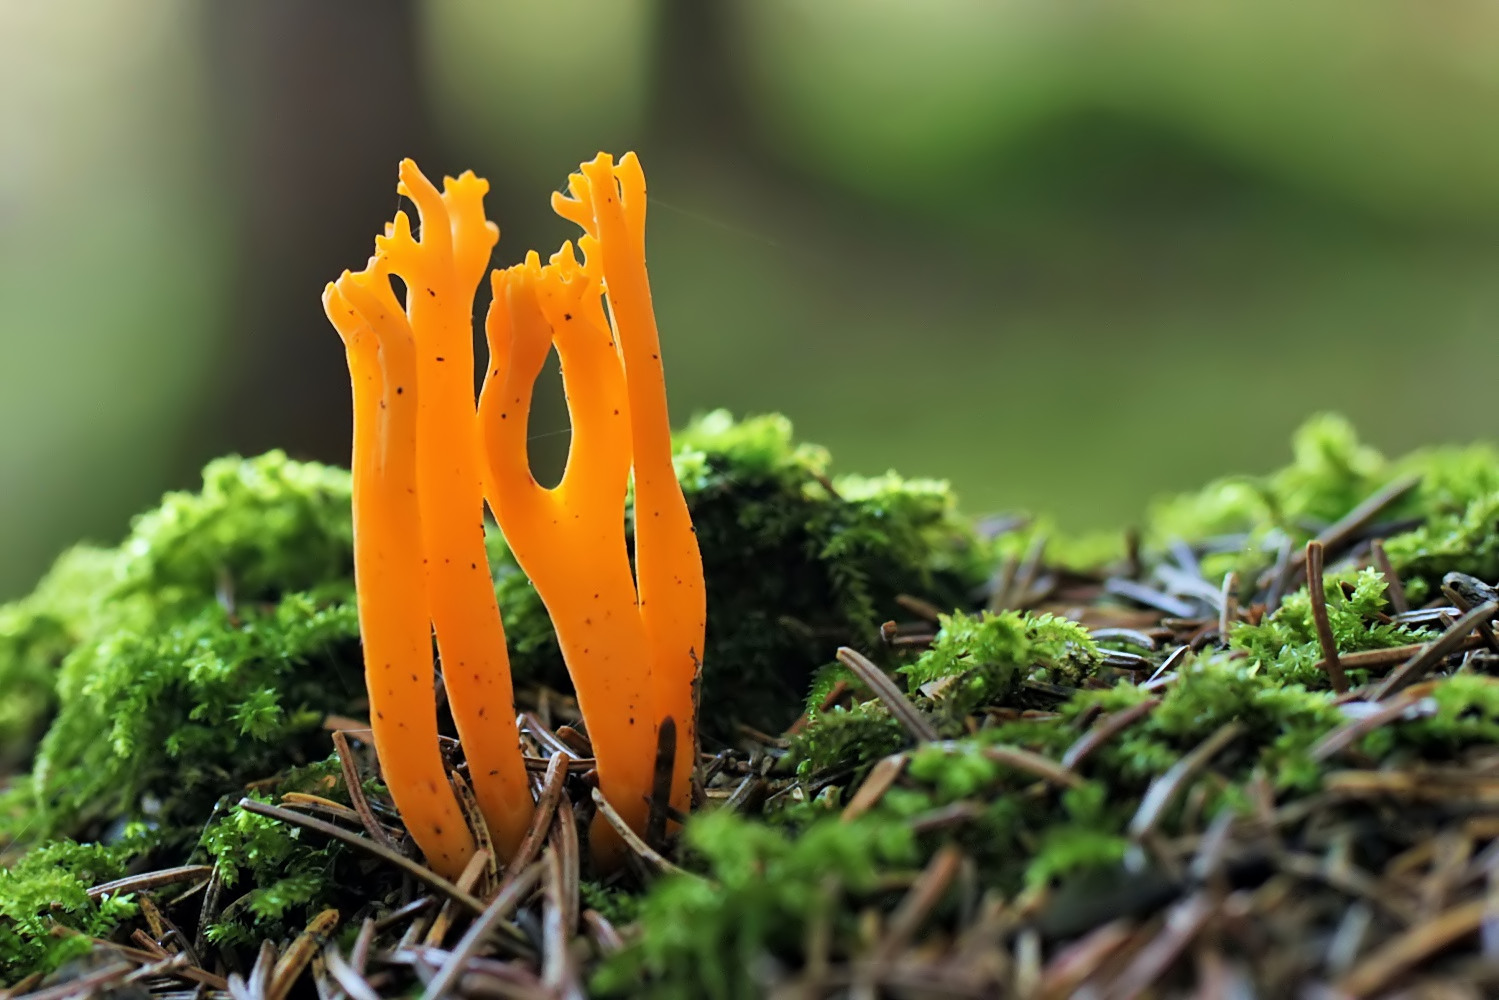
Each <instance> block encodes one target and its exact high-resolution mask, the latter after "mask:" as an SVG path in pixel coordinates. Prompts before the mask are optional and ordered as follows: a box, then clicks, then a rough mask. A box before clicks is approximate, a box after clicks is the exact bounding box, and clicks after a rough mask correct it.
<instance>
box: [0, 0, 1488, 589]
mask: <svg viewBox="0 0 1499 1000" xmlns="http://www.w3.org/2000/svg"><path fill="white" fill-rule="evenodd" d="M0 123H3V125H4V129H3V132H0V143H3V146H4V148H3V153H4V155H3V156H0V255H3V261H0V263H3V266H0V596H8V595H12V594H15V593H18V592H21V591H24V590H25V589H26V588H27V587H28V586H29V585H30V583H31V582H32V581H33V580H34V579H35V577H36V576H37V574H38V573H39V572H40V571H41V570H42V568H43V567H44V566H45V565H46V563H47V562H48V561H49V560H50V559H51V558H52V557H53V556H54V555H55V554H56V553H57V552H58V551H59V550H60V549H61V548H62V547H64V546H65V545H67V544H69V543H70V542H73V541H76V540H78V539H80V538H93V539H98V540H105V541H108V540H114V539H117V538H118V537H119V536H120V535H121V534H122V532H123V530H124V526H125V523H126V520H127V518H128V517H129V515H130V514H131V513H133V512H135V511H137V510H139V509H141V508H143V507H145V506H147V505H149V504H150V503H151V502H152V501H153V500H154V498H155V497H156V496H157V495H159V494H160V492H161V491H162V490H164V489H166V488H170V487H177V486H188V485H191V484H192V483H193V482H194V480H195V478H196V472H197V470H198V468H199V467H200V466H201V465H202V463H203V462H204V461H205V460H206V459H208V458H210V457H212V456H214V455H217V454H220V453H223V452H226V451H231V450H238V451H241V452H256V451H260V450H263V449H265V448H269V447H273V446H280V447H285V448H287V449H288V450H290V451H291V452H293V453H294V454H297V455H301V456H309V457H317V458H322V459H327V460H333V461H344V460H346V456H347V452H348V427H349V417H348V413H347V410H348V384H347V379H346V373H345V370H344V361H343V355H342V350H341V347H340V344H339V342H338V338H337V337H336V336H335V335H334V333H333V332H332V331H331V329H328V328H327V327H326V325H325V321H324V320H323V317H322V315H321V311H320V308H319V305H318V294H319V291H320V289H321V287H322V285H323V283H324V282H325V281H326V280H328V279H330V278H332V277H334V276H335V275H336V274H337V273H338V271H339V270H340V269H341V268H343V267H345V266H358V265H360V264H361V263H362V262H363V261H364V259H365V257H366V256H367V255H368V252H369V248H370V245H371V239H372V236H373V234H374V233H375V232H376V231H377V230H378V229H379V227H380V225H381V223H382V222H383V221H384V220H386V219H387V218H389V217H390V215H391V213H392V212H393V211H394V210H395V209H396V207H397V205H398V201H397V198H396V196H395V192H394V184H395V164H396V161H397V160H398V158H399V157H401V156H403V155H413V156H415V157H417V158H418V160H419V162H420V163H421V164H422V165H423V166H424V168H425V169H426V170H427V171H428V173H430V174H434V175H435V174H439V173H442V172H449V173H454V172H457V171H459V170H461V169H464V168H468V167H472V168H473V169H475V170H476V171H477V172H479V173H480V174H481V175H483V176H487V177H488V178H490V180H491V182H492V184H493V192H492V194H491V197H490V199H489V207H490V214H491V217H493V218H495V219H497V220H499V222H500V224H501V228H502V230H503V232H504V237H503V238H502V240H501V243H500V247H499V250H498V252H497V263H509V262H512V261H515V260H517V259H519V258H520V257H521V256H522V254H523V253H524V251H525V250H526V249H527V248H529V247H532V246H535V247H537V248H539V249H541V250H542V251H543V252H544V253H545V252H546V251H547V250H549V249H551V248H554V247H555V246H556V245H557V244H558V243H559V242H560V241H561V240H562V239H563V238H566V237H568V236H571V235H572V233H571V232H570V227H569V226H568V225H567V224H565V223H563V222H561V221H560V220H558V219H555V218H553V217H552V216H551V215H550V213H549V211H548V209H547V196H548V192H549V191H550V190H551V189H554V188H557V187H559V186H561V185H562V184H563V183H564V181H565V177H566V174H567V172H568V170H569V169H571V168H572V167H573V166H574V165H575V164H577V163H578V162H579V161H580V160H582V159H584V158H586V157H589V156H591V155H592V154H593V153H594V152H595V151H596V150H598V149H608V150H612V151H616V152H619V151H623V150H625V149H632V148H633V149H636V150H638V151H639V152H640V154H641V156H642V159H643V161H644V163H645V165H646V169H647V174H648V177H649V180H650V185H651V195H652V206H651V209H650V244H649V245H650V260H651V269H652V278H653V282H654V286H655V300H656V305H657V311H658V314H659V319H660V323H661V327H662V331H663V339H664V342H665V352H666V361H667V370H668V373H669V376H668V377H669V383H670V386H671V395H672V406H673V411H674V414H675V416H676V418H677V420H678V421H680V420H682V419H685V418H686V417H687V416H688V415H689V414H690V413H692V412H694V411H697V410H702V409H706V408H710V407H717V406H727V407H730V408H732V409H734V410H735V411H738V412H750V411H761V410H767V409H775V410H782V411H784V412H786V413H787V414H789V415H790V416H791V417H792V418H793V419H794V420H795V422H796V424H797V426H798V429H799V431H800V432H801V433H802V434H803V435H805V436H806V437H808V438H811V439H814V440H818V441H821V442H823V443H825V444H827V445H829V446H830V447H831V448H832V449H833V453H834V455H835V457H836V459H837V462H838V465H839V467H840V468H842V469H844V470H848V471H864V472H879V471H883V470H884V469H886V468H890V467H894V468H896V469H899V470H900V471H902V472H905V473H907V474H925V475H935V476H943V477H947V478H950V479H951V480H952V481H953V482H954V483H955V485H956V486H957V488H958V490H959V491H960V494H961V496H962V497H963V499H964V503H965V506H966V507H967V508H968V509H969V510H971V511H973V512H975V513H978V512H983V511H988V510H994V509H1002V508H1014V507H1028V508H1032V509H1039V510H1046V511H1051V512H1054V513H1055V514H1056V515H1057V516H1058V517H1059V519H1060V520H1061V522H1062V524H1063V525H1064V526H1069V527H1076V528H1088V527H1096V526H1103V525H1121V524H1123V523H1127V522H1128V521H1130V520H1131V519H1133V518H1135V517H1136V516H1137V515H1138V513H1139V511H1140V509H1141V507H1142V505H1143V504H1144V502H1145V501H1146V499H1147V498H1148V497H1149V496H1150V495H1152V494H1155V493H1157V492H1160V491H1162V490H1171V489H1181V488H1189V487H1191V486H1192V485H1194V484H1196V483H1199V482H1200V481H1202V480H1203V479H1205V478H1207V477H1210V476H1213V475H1215V474H1220V473H1223V472H1227V471H1231V470H1249V471H1253V470H1261V469H1264V468H1267V467H1269V466H1270V465H1271V464H1273V463H1275V462H1278V461H1279V460H1281V458H1282V457H1283V456H1284V455H1285V453H1286V443H1285V442H1286V437H1287V434H1288V432H1289V430H1290V429H1291V428H1292V427H1293V426H1294V425H1295V424H1297V423H1298V422H1299V421H1301V420H1302V419H1303V417H1305V416H1306V415H1307V414H1308V413H1310V412H1313V411H1316V410H1320V409H1327V408H1334V409H1339V410H1342V411H1344V412H1346V413H1348V414H1349V415H1350V416H1352V417H1353V418H1354V419H1355V421H1356V422H1357V423H1358V424H1359V426H1360V428H1361V429H1362V431H1363V432H1364V433H1365V435H1366V436H1367V437H1368V438H1369V439H1370V440H1371V441H1372V442H1374V443H1375V444H1376V445H1378V446H1380V447H1382V448H1384V449H1387V450H1390V451H1395V450H1399V449H1404V448H1407V447H1410V446H1413V445H1416V444H1420V443H1423V442H1427V441H1432V440H1440V439H1470V438H1474V437H1483V436H1486V435H1488V434H1490V432H1491V429H1492V428H1493V427H1494V425H1495V418H1494V417H1493V404H1492V402H1491V394H1490V391H1489V387H1490V384H1491V382H1492V374H1491V372H1492V368H1493V364H1492V361H1491V358H1492V354H1493V349H1492V347H1491V344H1493V343H1494V334H1495V331H1496V330H1499V241H1496V236H1499V124H1496V123H1499V7H1495V6H1494V5H1493V4H1491V3H1488V2H1486V0H1468V2H1463V0H1449V2H1444V3H1441V4H1432V3H1429V2H1419V0H1412V2H1392V0H1322V2H1319V3H1316V4H1308V3H1305V2H1298V0H1258V2H1256V3H1252V4H1248V3H1245V4H1203V3H1200V2H1193V0H1117V2H1114V3H1110V4H1058V3H1054V2H1051V0H940V2H933V0H737V2H736V0H711V2H704V0H566V2H560V0H550V2H545V3H543V2H520V0H513V2H511V0H427V2H425V3H403V2H394V0H320V2H319V3H315V4H308V3H302V2H293V0H217V2H215V3H212V4H203V3H194V2H192V0H133V2H132V3H130V4H119V3H115V2H111V0H70V2H69V3H66V4H61V3H57V4H42V3H36V2H32V0H0ZM565 426H566V422H565V418H564V416H563V414H562V412H561V409H560V406H559V405H558V402H557V400H556V397H555V396H553V397H552V398H551V399H550V400H549V401H545V402H543V403H542V404H541V408H540V409H539V410H538V412H537V413H535V414H534V415H533V421H532V431H533V434H535V435H536V436H537V446H538V447H547V448H550V459H549V460H550V461H553V462H555V461H556V460H557V457H558V455H559V454H560V449H561V448H562V447H563V446H564V445H565V439H566V437H565V433H559V432H562V431H563V429H564V428H565Z"/></svg>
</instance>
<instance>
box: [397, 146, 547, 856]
mask: <svg viewBox="0 0 1499 1000" xmlns="http://www.w3.org/2000/svg"><path fill="white" fill-rule="evenodd" d="M400 178H401V180H400V184H399V185H398V187H397V190H398V191H399V192H400V193H401V194H403V195H406V196H407V197H409V198H411V199H412V200H413V201H414V202H416V206H417V211H418V212H419V214H420V216H421V239H419V240H418V239H417V238H416V237H415V236H414V235H413V234H412V231H411V221H410V218H409V217H408V216H407V215H406V213H404V212H398V213H397V214H396V217H395V222H394V224H393V225H392V226H391V228H390V230H389V232H388V233H387V235H385V236H382V237H377V238H376V240H375V247H376V251H377V253H378V254H379V255H380V256H381V257H382V258H383V259H384V260H385V261H386V262H387V265H388V266H389V269H390V271H391V272H392V273H393V274H394V275H395V276H396V277H399V278H400V279H401V280H402V282H404V284H405V286H406V315H407V317H408V318H409V321H410V324H411V329H412V330H413V332H414V334H415V338H416V374H417V379H418V381H419V382H420V383H421V387H422V392H421V396H420V404H419V407H418V419H417V440H416V461H417V481H418V482H417V491H418V493H419V494H420V496H421V504H422V518H421V538H422V546H423V549H424V550H425V553H426V563H425V565H426V578H427V588H428V594H429V599H430V606H431V609H432V624H433V626H434V628H435V630H436V632H437V648H438V652H439V654H440V655H441V658H442V676H443V684H444V686H446V688H447V690H448V700H449V704H450V706H451V708H452V712H453V720H454V722H455V723H456V724H457V726H458V735H459V736H460V738H461V739H462V742H463V750H464V754H465V755H466V757H467V759H468V763H469V773H470V776H471V777H472V780H473V786H474V794H475V796H476V797H477V798H478V800H479V808H480V811H482V812H483V814H484V819H485V822H486V823H488V825H489V828H490V833H491V835H492V836H493V838H494V841H495V844H496V846H498V847H499V848H500V850H502V851H504V852H506V853H509V852H511V851H513V850H515V848H516V847H517V846H519V844H520V842H521V840H522V839H523V838H524V837H525V832H526V828H527V826H528V825H529V823H530V819H531V806H532V800H531V793H530V785H529V783H528V780H527V778H526V772H525V764H524V761H523V760H522V757H521V751H520V733H519V730H518V729H517V728H516V725H515V696H514V694H513V692H512V689H511V682H510V660H509V657H508V655H507V653H506V650H505V629H504V625H503V624H502V623H501V620H500V610H499V605H498V604H497V603H496V600H495V592H494V584H493V582H492V580H491V577H490V573H489V559H488V556H487V554H486V552H485V548H484V498H483V491H482V488H481V485H480V476H481V472H480V462H479V454H478V426H477V424H476V422H475V402H474V388H473V387H474V353H473V322H472V314H473V302H474V292H475V291H476V290H477V288H478V284H479V281H480V280H481V279H482V278H483V276H484V271H485V269H486V268H487V267H488V266H489V255H490V251H491V250H492V249H493V248H494V245H495V242H496V241H497V240H498V239H499V229H498V228H497V227H496V226H495V225H494V223H492V222H489V221H488V220H486V219H485V218H484V207H483V199H484V195H485V193H486V192H487V191H488V190H489V185H488V183H487V182H485V181H482V180H480V179H479V178H477V177H475V176H474V175H473V174H472V173H465V174H463V176H461V177H459V178H457V179H456V180H455V179H453V178H447V179H446V180H445V181H444V183H443V191H442V192H441V193H439V192H438V190H437V188H436V187H434V186H433V184H432V182H431V181H429V180H428V179H427V178H426V177H425V176H424V175H423V174H422V172H421V171H420V170H418V169H417V166H416V164H415V163H414V162H412V161H411V160H403V161H401V167H400ZM387 294H388V293H387Z"/></svg>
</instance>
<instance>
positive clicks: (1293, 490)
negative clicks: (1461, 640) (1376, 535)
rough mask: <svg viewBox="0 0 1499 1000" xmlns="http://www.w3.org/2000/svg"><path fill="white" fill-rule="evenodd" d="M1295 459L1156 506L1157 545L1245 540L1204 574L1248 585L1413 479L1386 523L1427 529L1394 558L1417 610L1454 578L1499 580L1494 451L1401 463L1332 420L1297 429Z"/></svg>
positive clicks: (1453, 452) (1396, 542) (1447, 450)
mask: <svg viewBox="0 0 1499 1000" xmlns="http://www.w3.org/2000/svg"><path fill="white" fill-rule="evenodd" d="M1292 451H1293V459H1292V461H1291V463H1290V464H1289V465H1287V466H1286V467H1285V468H1283V469H1280V470H1278V471H1276V472H1273V473H1271V474H1269V475H1267V476H1233V477H1229V478H1225V479H1221V480H1218V481H1216V482H1213V483H1210V484H1208V485H1207V486H1206V487H1204V488H1203V489H1202V490H1200V491H1199V492H1197V493H1191V494H1186V495H1182V496H1176V497H1170V498H1167V499H1165V500H1162V501H1161V502H1159V503H1157V504H1155V505H1154V506H1153V507H1152V509H1151V514H1150V517H1149V518H1148V520H1147V531H1146V538H1147V541H1148V542H1150V543H1153V544H1156V545H1162V544H1164V543H1166V542H1169V541H1170V540H1172V539H1207V538H1211V537H1214V536H1219V537H1225V538H1229V539H1236V540H1237V544H1234V545H1231V546H1229V547H1228V549H1227V550H1226V551H1221V552H1215V553H1213V554H1210V555H1208V556H1206V557H1205V558H1204V559H1203V564H1202V568H1203V573H1204V575H1205V576H1206V577H1207V578H1208V579H1210V580H1218V579H1222V577H1223V575H1224V574H1225V573H1227V572H1229V571H1230V570H1233V571H1237V572H1238V573H1239V575H1240V579H1241V580H1247V579H1250V578H1251V576H1253V575H1258V574H1259V573H1260V572H1262V571H1263V570H1264V569H1265V568H1266V567H1268V566H1270V565H1271V564H1272V563H1273V561H1274V559H1275V555H1276V552H1277V550H1278V549H1279V548H1280V547H1281V545H1282V544H1290V545H1291V546H1293V547H1299V546H1301V545H1303V544H1305V542H1306V541H1307V540H1308V539H1310V538H1312V537H1313V536H1315V535H1316V534H1317V532H1318V531H1320V530H1321V529H1322V528H1324V527H1326V526H1327V525H1328V524H1330V523H1331V522H1333V521H1335V520H1337V519H1338V518H1340V517H1342V516H1343V515H1345V514H1347V513H1348V512H1349V511H1350V510H1352V509H1353V508H1354V507H1355V506H1357V505H1358V504H1359V503H1360V502H1361V501H1363V500H1364V499H1366V498H1367V497H1369V496H1370V495H1372V494H1373V493H1374V492H1375V491H1376V490H1379V489H1381V488H1383V487H1385V486H1388V485H1390V484H1392V483H1394V482H1395V481H1396V480H1399V479H1402V478H1403V477H1406V476H1413V477H1416V479H1417V480H1418V482H1417V484H1416V486H1415V488H1414V489H1412V490H1411V491H1409V492H1408V493H1407V494H1406V495H1405V496H1404V497H1402V498H1401V499H1399V500H1397V501H1396V502H1394V503H1393V504H1391V505H1390V506H1389V507H1388V508H1386V509H1385V510H1384V511H1383V512H1382V513H1381V514H1380V518H1381V519H1382V520H1385V521H1389V522H1400V521H1404V520H1407V519H1409V520H1411V521H1412V522H1417V523H1416V526H1415V527H1414V528H1413V529H1412V530H1409V531H1405V532H1399V533H1396V534H1394V535H1392V536H1391V537H1390V538H1389V539H1388V540H1387V541H1386V543H1385V550H1386V552H1387V553H1388V555H1389V557H1390V562H1391V564H1392V565H1393V566H1394V568H1395V570H1396V571H1397V572H1398V573H1400V575H1401V577H1402V578H1403V579H1404V578H1407V577H1408V579H1405V583H1406V588H1407V591H1408V592H1409V595H1410V597H1411V600H1412V601H1413V602H1420V601H1422V600H1425V599H1426V596H1427V595H1428V593H1429V592H1430V591H1431V590H1432V589H1433V588H1435V586H1436V585H1437V584H1438V583H1440V581H1441V578H1442V576H1443V575H1444V574H1446V573H1450V572H1454V571H1456V572H1461V573H1468V574H1471V575H1473V576H1477V577H1479V578H1480V579H1485V580H1492V579H1495V578H1499V531H1495V530H1494V528H1495V525H1496V524H1499V449H1496V448H1495V447H1494V446H1493V445H1489V444H1476V445H1470V446H1466V447H1443V448H1429V449H1422V450H1419V451H1415V452H1412V453H1411V454H1409V455H1406V456H1404V457H1402V458H1400V459H1398V460H1391V459H1387V458H1385V457H1384V456H1383V455H1381V454H1380V453H1379V452H1378V451H1376V450H1375V449H1373V448H1370V447H1369V446H1367V445H1365V444H1363V443H1361V442H1360V441H1359V439H1358V435H1357V434H1356V433H1355V431H1354V429H1353V427H1352V425H1350V424H1349V423H1348V421H1346V420H1344V419H1343V418H1342V417H1339V416H1336V415H1333V414H1322V415H1319V416H1316V417H1313V418H1311V419H1310V420H1308V421H1307V422H1306V423H1305V424H1303V425H1302V426H1301V428H1300V429H1298V430H1297V432H1296V434H1295V436H1294V438H1293V441H1292Z"/></svg>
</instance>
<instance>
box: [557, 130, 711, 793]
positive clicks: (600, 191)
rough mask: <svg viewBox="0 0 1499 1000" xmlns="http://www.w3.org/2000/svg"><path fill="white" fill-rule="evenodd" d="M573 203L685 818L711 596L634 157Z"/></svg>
mask: <svg viewBox="0 0 1499 1000" xmlns="http://www.w3.org/2000/svg"><path fill="white" fill-rule="evenodd" d="M568 190H569V192H570V194H571V195H572V197H571V198H568V197H564V196H562V195H560V194H554V195H553V196H552V207H553V209H554V210H555V211H556V212H557V214H559V215H561V216H562V217H563V218H566V219H570V220H571V221H573V222H575V223H577V224H578V225H580V226H582V227H583V229H584V231H585V232H586V233H588V236H589V237H591V238H592V240H590V241H589V243H585V249H586V251H587V253H588V257H589V261H590V265H589V266H590V267H591V266H593V258H594V254H595V250H594V247H593V246H592V245H591V244H592V242H593V241H596V244H597V254H598V257H599V260H598V266H599V268H600V271H601V275H602V278H603V283H604V290H605V293H606V295H607V298H608V302H609V315H610V318H611V319H612V321H613V328H614V333H615V337H616V339H617V341H618V346H619V351H620V355H621V357H622V359H623V362H624V369H625V380H626V384H627V386H628V390H629V413H630V441H631V452H632V455H633V459H634V470H635V577H636V586H637V588H638V590H639V597H640V616H641V619H642V621H643V622H644V624H645V630H646V634H647V637H648V640H649V643H650V648H651V650H652V654H653V661H652V665H651V688H652V696H653V698H654V700H655V704H656V710H657V720H658V722H659V723H664V722H665V720H666V719H672V720H673V721H674V723H675V725H676V735H677V747H676V757H675V760H674V766H673V768H672V782H671V787H672V795H671V802H672V805H673V806H674V807H676V808H677V809H678V810H679V811H681V812H683V813H685V812H686V811H687V808H688V804H689V802H688V800H689V788H688V783H689V778H690V776H691V773H692V767H693V764H694V759H695V757H696V754H697V729H696V727H697V688H698V677H699V675H700V672H701V667H702V650H703V635H704V630H705V628H706V623H707V595H706V591H705V588H704V585H703V561H702V555H701V553H700V552H699V550H698V544H697V535H696V534H695V533H694V531H693V528H692V518H691V515H690V514H689V513H688V510H687V501H686V499H685V498H684V497H683V495H682V488H681V486H680V484H679V483H678V482H677V477H676V472H675V470H674V469H673V466H672V460H671V455H672V453H671V420H670V417H669V416H668V414H667V406H666V375H665V372H664V370H663V368H662V365H661V340H660V335H659V333H658V331H657V329H656V315H655V310H654V309H653V307H652V305H651V288H650V280H649V278H648V276H647V273H646V267H645V210H646V189H645V174H644V172H643V171H642V170H641V167H640V161H639V159H638V158H637V157H636V156H635V154H634V153H626V154H625V155H624V156H623V157H621V158H620V161H619V164H618V165H617V166H616V165H615V164H614V162H613V159H612V158H611V157H610V156H609V155H608V154H607V153H600V154H599V155H598V156H597V157H595V158H594V159H593V160H592V161H590V162H588V163H585V164H583V165H582V174H581V175H579V174H573V175H572V176H570V177H569V178H568Z"/></svg>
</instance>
